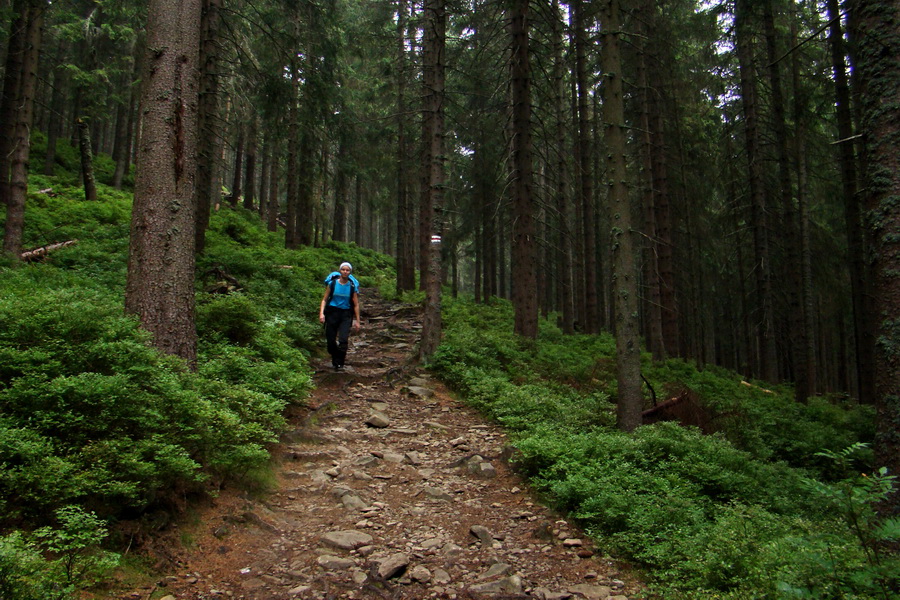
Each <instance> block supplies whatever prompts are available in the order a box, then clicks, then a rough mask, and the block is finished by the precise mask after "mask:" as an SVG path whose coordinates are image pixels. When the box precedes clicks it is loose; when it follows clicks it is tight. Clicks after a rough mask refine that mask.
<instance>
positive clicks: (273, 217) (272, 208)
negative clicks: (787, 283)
mask: <svg viewBox="0 0 900 600" xmlns="http://www.w3.org/2000/svg"><path fill="white" fill-rule="evenodd" d="M279 150H280V144H278V143H273V144H272V164H271V173H270V174H269V196H268V200H267V202H268V207H267V209H266V229H267V230H268V231H278V167H279V166H280V165H281V159H280V158H279Z"/></svg>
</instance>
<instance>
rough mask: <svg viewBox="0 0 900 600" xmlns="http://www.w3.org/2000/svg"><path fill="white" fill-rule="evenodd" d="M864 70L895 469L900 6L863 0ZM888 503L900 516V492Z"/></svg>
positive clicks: (882, 358)
mask: <svg viewBox="0 0 900 600" xmlns="http://www.w3.org/2000/svg"><path fill="white" fill-rule="evenodd" d="M853 10H854V11H856V15H855V17H856V23H857V24H858V28H859V29H858V31H857V33H858V35H857V36H856V39H857V40H858V42H859V46H858V50H859V52H858V56H857V69H858V70H859V80H860V81H861V82H865V88H864V89H863V90H862V91H861V98H862V101H863V106H862V123H861V128H860V130H861V132H862V134H863V136H864V143H865V144H866V148H867V152H868V171H867V172H866V174H865V181H866V184H867V187H868V194H869V196H868V202H867V210H866V222H867V223H868V228H869V234H870V236H871V238H870V239H871V245H872V247H871V255H872V257H873V263H872V273H873V280H872V281H873V298H874V309H875V310H874V313H873V314H872V315H871V317H870V318H871V319H872V320H873V321H874V331H875V336H876V339H877V340H878V344H877V345H876V347H875V409H876V415H877V417H876V418H877V421H876V433H875V459H876V461H877V463H878V465H879V466H882V467H886V468H887V469H888V472H889V473H890V474H892V475H896V474H897V473H900V376H898V374H900V278H898V277H897V265H898V264H900V235H898V233H897V232H898V231H900V205H898V202H897V199H898V198H900V151H898V149H900V63H898V62H897V56H900V5H898V4H897V2H883V1H876V0H858V1H857V3H856V4H855V5H854V7H853ZM880 508H881V511H882V513H883V514H884V515H885V516H897V515H900V494H898V493H897V492H894V493H893V494H891V495H890V496H889V497H888V499H887V500H886V501H885V503H884V505H883V506H882V507H880Z"/></svg>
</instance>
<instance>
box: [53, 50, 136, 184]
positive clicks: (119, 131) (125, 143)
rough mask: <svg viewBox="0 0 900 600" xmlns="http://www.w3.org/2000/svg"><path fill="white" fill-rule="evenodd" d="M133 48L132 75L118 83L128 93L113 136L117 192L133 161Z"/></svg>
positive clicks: (119, 107) (118, 108) (119, 106)
mask: <svg viewBox="0 0 900 600" xmlns="http://www.w3.org/2000/svg"><path fill="white" fill-rule="evenodd" d="M132 46H133V48H132V55H131V57H130V61H131V65H132V73H129V72H127V71H123V73H122V74H121V75H120V77H119V83H118V87H119V88H120V89H122V90H127V92H128V93H127V94H124V96H125V98H123V99H120V100H119V101H118V102H117V103H116V121H115V129H114V134H113V152H112V160H113V162H114V163H115V165H116V167H115V170H114V171H113V187H115V188H116V189H117V190H120V189H122V181H123V179H124V178H125V171H126V169H127V167H128V165H129V164H130V161H131V148H130V147H129V145H130V142H131V137H130V136H129V132H128V130H129V129H130V128H131V126H132V125H133V120H132V117H131V115H132V113H133V109H134V101H133V98H134V92H133V90H134V88H135V87H136V86H135V85H132V82H133V81H136V80H137V73H136V72H134V71H135V65H136V63H137V60H135V59H136V56H135V52H136V51H137V48H138V44H132ZM56 106H58V105H56Z"/></svg>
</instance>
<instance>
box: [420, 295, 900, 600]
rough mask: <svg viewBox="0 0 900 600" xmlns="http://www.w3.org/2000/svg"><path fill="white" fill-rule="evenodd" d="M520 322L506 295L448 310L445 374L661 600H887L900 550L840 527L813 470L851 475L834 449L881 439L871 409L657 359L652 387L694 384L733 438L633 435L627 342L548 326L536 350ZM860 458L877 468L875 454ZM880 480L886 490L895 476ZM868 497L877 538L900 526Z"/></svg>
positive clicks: (653, 431)
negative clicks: (627, 414)
mask: <svg viewBox="0 0 900 600" xmlns="http://www.w3.org/2000/svg"><path fill="white" fill-rule="evenodd" d="M512 316H513V315H512V309H511V307H510V305H509V304H508V303H505V302H500V301H493V302H492V303H491V304H489V305H473V304H472V303H470V302H466V301H448V302H447V304H446V306H445V311H444V324H445V330H444V340H443V343H442V345H441V347H440V348H439V350H438V352H437V353H436V354H435V357H434V360H433V363H432V364H431V367H432V369H433V370H435V371H436V372H437V373H438V374H440V376H441V377H442V378H443V379H444V380H445V381H447V382H448V383H449V384H450V385H452V386H453V387H454V388H455V389H456V390H457V391H458V392H459V393H460V395H461V396H463V397H464V398H465V400H466V401H467V402H469V403H470V404H472V405H473V406H475V407H477V408H478V409H479V410H481V411H482V412H483V413H484V414H485V415H487V416H489V417H490V418H492V419H495V420H497V421H498V422H500V423H502V424H503V425H504V426H505V427H506V428H507V429H509V430H510V431H511V433H512V434H513V442H514V445H515V446H516V448H517V449H518V454H517V455H516V457H515V460H516V463H517V465H518V467H519V468H520V469H521V470H522V472H523V473H524V474H526V475H527V476H528V477H529V478H530V481H531V482H532V485H533V486H534V488H535V489H536V490H537V491H538V492H539V493H540V494H542V495H543V496H544V497H546V499H547V500H548V501H549V502H551V503H553V504H554V505H555V506H556V507H558V508H559V509H560V510H563V511H566V512H567V513H568V514H569V515H570V516H572V517H573V518H575V519H577V520H578V521H579V522H580V523H581V524H582V525H583V526H584V527H585V528H586V530H587V531H588V532H589V534H590V535H591V536H592V537H594V538H595V540H596V542H597V543H598V545H601V546H603V547H605V548H607V549H609V550H613V551H616V552H617V553H620V554H623V555H626V556H629V557H631V558H632V559H635V560H638V561H640V562H641V563H642V564H644V565H645V566H647V567H648V568H650V569H651V573H652V575H653V578H654V587H653V593H654V594H656V595H658V596H659V597H664V598H686V597H690V598H710V599H712V598H719V599H722V598H732V599H734V600H738V599H745V598H791V597H798V598H800V597H802V598H835V599H837V598H846V597H854V598H860V599H862V598H881V597H882V595H881V592H880V590H879V589H877V587H876V586H872V585H869V584H868V583H866V582H865V581H863V580H867V581H869V582H871V581H876V582H883V581H885V580H886V577H887V576H888V575H892V576H895V571H892V570H889V569H888V568H887V567H885V566H884V564H895V562H896V561H895V558H896V557H895V556H892V557H891V560H893V561H894V562H891V561H884V562H883V563H882V564H881V566H879V567H878V568H877V569H875V568H874V567H872V565H871V562H870V559H869V557H871V556H872V552H870V550H869V549H868V548H876V547H878V548H881V546H880V545H878V544H875V545H872V544H873V542H871V541H870V542H867V541H864V540H863V538H861V537H859V536H858V535H857V534H855V533H854V525H853V524H852V522H851V521H848V520H846V519H841V518H836V517H837V514H839V513H840V512H841V511H836V510H835V509H834V508H833V507H832V506H830V505H829V503H827V502H823V501H822V498H823V495H826V494H825V493H824V490H833V489H836V488H833V487H832V486H831V484H828V483H824V482H820V481H818V480H816V479H812V478H811V477H810V475H812V474H816V475H819V476H824V477H831V478H835V477H844V476H846V472H847V467H846V466H844V467H841V466H840V465H837V466H836V465H835V464H834V460H833V459H832V456H831V454H829V452H833V451H831V450H828V451H825V452H819V450H820V449H822V448H823V447H825V448H840V447H842V446H841V444H844V445H847V443H850V444H852V443H854V442H856V441H857V440H860V439H866V437H867V436H869V435H871V434H870V431H871V427H872V414H871V412H870V411H868V410H867V409H865V408H862V407H858V406H845V405H842V404H840V403H839V402H834V401H829V400H827V399H821V398H818V399H811V400H810V402H809V404H807V405H802V404H797V403H795V402H794V401H793V399H792V395H791V393H790V390H788V389H780V388H775V389H772V390H765V389H762V387H761V386H757V385H745V384H744V383H742V382H741V380H740V378H738V377H736V376H735V375H734V374H732V373H730V372H727V371H724V370H721V369H707V370H704V371H699V370H698V369H697V368H696V367H695V366H693V365H691V364H689V363H686V362H684V361H675V360H670V361H666V362H665V363H662V364H652V363H650V361H649V357H644V358H645V365H644V369H643V370H644V373H645V375H646V377H647V378H648V379H649V380H650V385H651V386H652V387H653V388H654V389H655V390H657V391H658V392H659V393H660V394H666V396H667V397H668V395H669V394H672V395H675V394H678V393H682V392H685V391H688V392H689V393H690V394H691V396H692V397H694V398H697V400H698V402H699V403H700V405H701V406H702V407H703V408H704V409H705V410H706V411H707V413H708V415H710V418H711V420H712V426H713V428H715V429H717V430H718V433H717V434H715V435H703V434H702V433H701V432H700V431H699V430H697V429H693V428H688V427H682V426H680V425H677V424H675V423H658V424H655V425H648V426H644V427H641V428H638V430H637V431H635V432H634V433H632V434H625V433H622V432H619V431H617V430H615V429H613V425H614V423H615V415H614V405H613V404H612V403H611V402H610V401H609V398H610V397H614V393H615V385H614V378H615V372H614V364H615V360H614V357H615V354H614V352H615V349H614V342H613V340H612V338H611V337H609V336H586V335H576V336H565V335H563V334H562V332H560V331H559V329H558V328H557V327H555V326H554V325H553V324H552V323H551V322H550V321H543V322H542V323H541V326H540V331H539V336H538V340H537V343H536V344H533V343H528V342H523V341H522V340H519V339H517V338H516V337H515V336H513V335H512V334H511V333H510V332H511V331H512ZM660 399H665V398H660ZM857 449H858V448H857ZM854 456H856V457H858V458H859V459H860V461H861V462H860V464H866V457H865V456H861V457H859V456H858V453H856V454H855V455H854ZM877 477H878V476H876V475H870V476H869V478H868V479H867V481H869V482H873V481H875V480H876V479H877ZM810 482H816V484H815V486H813V485H811V484H810ZM878 482H879V483H878V485H879V486H881V487H878V486H876V487H878V489H879V490H882V491H884V490H885V489H886V488H885V487H884V486H885V482H886V480H884V479H878ZM845 498H846V495H845ZM854 498H855V500H854V503H855V505H856V506H857V508H858V510H856V511H855V512H854V514H855V515H857V517H856V518H857V520H863V521H866V522H867V523H871V524H872V527H871V528H870V529H869V534H867V535H868V536H869V537H868V538H867V539H869V540H874V539H876V538H877V539H879V540H882V541H883V540H886V539H889V538H891V536H895V535H896V534H897V533H898V530H900V526H898V524H897V523H895V522H893V521H888V522H885V523H883V524H880V523H879V524H877V525H878V527H877V528H876V527H875V525H876V524H875V523H874V521H868V520H867V519H866V518H865V517H864V516H865V515H870V516H871V515H872V514H873V513H871V512H866V511H871V510H872V507H873V506H874V504H875V503H876V502H878V499H879V498H880V496H878V494H877V493H875V492H874V491H873V489H872V488H870V489H869V490H868V492H867V493H866V494H862V495H860V494H858V493H857V495H856V496H855V497H854ZM845 503H846V500H845ZM867 544H868V546H867ZM823 573H827V574H828V575H829V577H827V578H823V576H822V574H823ZM866 573H869V575H865V574H866ZM826 580H827V581H826ZM816 582H819V583H816ZM853 585H857V586H858V587H857V588H855V592H854V593H855V594H856V595H852V596H851V595H850V590H852V589H854V588H853ZM816 586H818V587H816Z"/></svg>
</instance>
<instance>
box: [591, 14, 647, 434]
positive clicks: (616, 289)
mask: <svg viewBox="0 0 900 600" xmlns="http://www.w3.org/2000/svg"><path fill="white" fill-rule="evenodd" d="M603 9H604V15H603V19H602V22H601V26H602V30H601V35H602V39H603V46H602V48H603V51H602V53H601V68H602V71H603V84H602V85H601V88H600V89H601V92H602V94H603V127H604V131H605V134H604V137H605V140H606V149H607V165H606V176H607V193H608V202H609V214H610V224H611V231H610V237H611V238H612V273H613V277H612V279H613V297H614V305H615V325H616V381H617V382H618V392H617V403H618V407H617V412H616V415H617V421H616V424H617V426H618V427H619V429H621V430H623V431H633V430H634V429H635V428H637V427H638V426H639V425H640V424H641V412H642V410H643V398H642V395H641V342H640V325H639V323H638V320H639V319H638V285H637V268H636V265H635V256H636V252H637V251H636V248H637V245H636V244H635V243H634V227H633V225H632V216H631V203H630V201H629V198H628V186H627V183H626V178H627V176H628V174H627V171H626V167H625V150H626V145H625V102H624V97H623V92H622V75H621V73H622V59H621V55H620V50H619V35H621V31H620V29H621V25H620V20H619V19H620V17H619V10H620V9H619V2H618V0H606V1H605V2H604V3H603Z"/></svg>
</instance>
